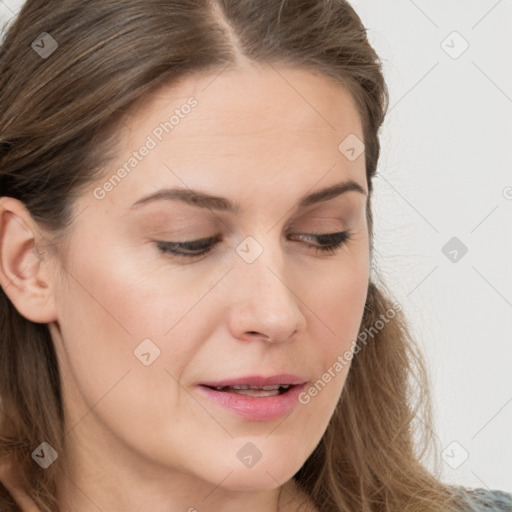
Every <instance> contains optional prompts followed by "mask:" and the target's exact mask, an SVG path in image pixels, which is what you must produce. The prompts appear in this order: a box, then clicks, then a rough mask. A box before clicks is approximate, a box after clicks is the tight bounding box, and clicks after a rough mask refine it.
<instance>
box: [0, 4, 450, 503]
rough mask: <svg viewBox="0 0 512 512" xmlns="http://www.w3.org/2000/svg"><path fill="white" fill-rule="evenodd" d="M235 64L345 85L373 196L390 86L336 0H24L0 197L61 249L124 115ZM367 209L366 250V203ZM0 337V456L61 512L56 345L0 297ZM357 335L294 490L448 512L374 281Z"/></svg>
mask: <svg viewBox="0 0 512 512" xmlns="http://www.w3.org/2000/svg"><path fill="white" fill-rule="evenodd" d="M43 33H47V34H49V36H50V37H51V38H52V39H53V40H54V41H55V42H56V44H57V47H56V48H54V51H53V53H51V55H46V56H44V55H43V56H42V55H41V54H40V52H37V51H36V49H35V48H34V47H33V43H34V41H39V40H40V39H41V38H42V37H45V38H46V39H45V41H46V42H47V43H51V44H54V43H52V41H51V40H50V39H49V38H48V36H41V34H43ZM43 46H44V47H45V48H46V49H47V50H48V51H49V50H50V48H52V47H51V45H50V44H48V45H45V44H42V43H41V44H39V47H43ZM54 46H55V44H54ZM241 58H245V59H249V60H252V61H255V62H264V63H270V64H287V65H293V66H297V67H302V68H306V69H309V70H311V71H312V72H316V73H321V74H323V75H325V76H329V77H331V78H333V79H334V80H337V81H338V82H339V83H340V85H343V86H344V87H346V88H347V89H348V90H349V91H350V93H351V94H352V96H353V98H354V99H355V102H356V105H357V108H358V111H359V114H360V117H361V120H362V123H363V132H364V143H365V159H366V175H367V184H368V189H369V192H370V194H369V197H368V203H370V197H371V192H372V179H373V177H374V175H375V172H376V167H377V162H378V158H379V153H380V145H379V138H378V132H379V129H380V127H381V125H382V123H383V121H384V117H385V114H386V110H387V108H388V91H387V88H386V84H385V81H384V78H383V74H382V69H381V63H380V61H379V58H378V56H377V55H376V53H375V51H374V49H373V48H372V47H371V45H370V44H369V42H368V40H367V35H366V29H365V28H364V26H363V24H362V22H361V20H360V18H359V17H358V15H357V14H356V12H355V11H354V9H353V8H352V7H351V6H350V5H349V3H347V2H346V1H345V0H28V1H27V2H26V3H25V4H24V6H23V8H22V10H21V12H20V14H19V15H18V17H17V19H16V20H15V21H14V22H13V23H12V25H11V26H10V27H9V30H8V31H7V32H6V35H5V40H4V42H3V46H2V47H1V49H0V90H1V91H2V92H1V98H0V196H10V197H14V198H16V199H19V200H21V201H22V202H23V203H24V204H25V206H26V207H27V209H28V211H29V212H30V214H31V215H32V217H33V218H34V220H35V221H37V222H38V223H39V224H40V225H41V226H42V227H43V228H44V229H45V230H48V232H49V233H52V234H53V235H52V236H51V237H50V238H51V241H50V240H46V242H50V243H49V244H47V248H51V250H53V251H56V252H55V253H59V252H60V251H62V250H63V248H64V245H63V244H64V242H65V240H66V237H65V234H66V232H67V231H66V230H67V229H69V228H70V227H71V226H72V223H73V219H72V214H71V212H72V206H73V200H74V199H75V198H77V197H78V196H79V194H80V193H81V191H82V190H84V188H85V187H87V186H88V185H89V184H90V183H91V182H93V181H95V180H97V179H98V177H99V176H100V175H101V174H100V173H101V172H102V170H104V169H105V167H106V165H107V164H108V162H109V158H110V156H112V154H113V151H112V150H111V148H113V147H115V144H114V142H115V133H116V131H115V128H116V125H117V123H119V122H121V121H120V119H121V117H122V115H123V114H126V113H127V112H129V109H130V107H133V106H134V105H135V102H136V101H137V100H139V99H142V100H143V99H144V98H147V97H148V93H149V92H150V91H153V90H156V88H158V87H159V86H162V85H164V84H168V83H175V82H176V81H177V80H178V79H179V78H180V77H182V76H186V75H189V74H193V73H195V72H204V71H212V72H213V71H217V72H218V71H220V70H222V69H224V68H225V67H227V66H236V65H237V63H238V61H239V59H241ZM367 212H368V226H369V235H370V241H371V242H370V247H371V251H372V254H373V243H372V240H373V225H372V212H371V208H370V204H368V208H367ZM391 311H393V315H392V316H391ZM383 317H385V321H384V320H383ZM379 322H380V324H379ZM0 329H1V331H0V396H1V398H2V402H1V411H0V412H1V417H0V461H7V460H9V461H12V464H13V466H14V467H16V468H17V470H18V472H19V475H20V481H21V482H22V485H23V488H24V489H25V491H26V492H27V494H28V495H29V496H30V497H31V498H32V499H33V500H34V501H35V503H36V504H37V505H38V506H39V508H40V509H41V510H43V511H44V512H53V511H58V510H59V504H58V503H57V502H56V499H55V495H56V482H58V481H59V477H60V475H62V474H64V473H66V467H67V463H68V462H67V460H66V444H65V438H66V432H65V425H64V417H63V410H62V402H61V385H63V384H64V385H65V383H62V382H61V381H60V378H59V368H58V366H57V359H56V355H55V352H54V347H53V344H52V339H51V337H50V334H49V330H48V327H47V325H46V324H37V323H33V322H30V321H28V320H27V319H26V318H24V317H23V316H21V315H20V314H19V312H18V311H17V310H16V309H15V308H14V306H13V305H12V303H11V302H10V301H9V299H8V297H7V295H6V293H5V291H4V290H3V289H2V290H1V292H0ZM363 333H366V334H365V337H364V342H363V343H359V344H358V346H357V351H356V352H357V353H356V354H355V355H354V358H353V361H352V367H351V369H350V372H349V375H348V378H347V381H346V383H345V387H344V389H343V392H342V396H341V399H340V401H339V404H338V406H337V408H336V411H335V413H334V415H333V417H332V418H331V421H330V423H329V425H328V428H327V431H326V432H325V434H324V436H323V438H322V440H321V441H320V443H319V444H318V446H317V447H316V449H315V450H314V452H313V453H312V454H311V456H310V457H309V458H308V460H307V461H306V462H305V463H304V465H303V467H302V468H301V469H300V470H299V471H298V472H297V474H296V475H295V476H294V478H295V480H296V482H297V484H298V485H299V487H300V488H301V489H302V490H303V491H304V492H305V493H307V495H308V496H309V497H310V498H311V499H312V501H313V502H314V503H315V504H316V505H317V507H318V508H319V510H321V511H322V512H335V511H336V512H341V511H344V512H345V511H346V512H349V511H356V510H357V511H361V512H370V511H372V512H376V511H393V512H396V511H402V510H403V511H418V512H419V511H427V510H428V511H441V510H443V511H447V510H452V508H450V507H451V504H452V503H453V504H455V503H456V493H455V492H454V491H453V490H452V488H451V487H449V486H448V485H445V484H443V483H442V482H441V481H440V480H439V478H437V477H436V476H434V475H433V474H432V473H430V472H429V471H428V470H427V469H425V466H424V464H425V462H424V461H423V457H424V454H425V453H428V450H429V448H431V447H432V445H433V443H432V441H433V439H432V433H431V424H432V419H431V413H430V402H429V394H428V380H427V375H426V372H425V368H424V366H423V363H422V359H421V357H420V354H419V353H418V350H417V348H416V345H415V342H414V340H413V339H412V337H411V336H410V333H409V331H408V328H407V323H406V320H405V318H404V315H403V313H402V311H401V308H398V309H397V308H396V307H395V306H394V302H393V300H392V297H391V293H390V292H389V291H388V290H387V289H386V286H385V284H384V283H383V282H382V280H380V279H379V281H378V282H377V281H376V278H375V279H372V281H371V282H370V285H369V289H368V297H367V302H366V306H365V311H364V316H363V320H362V323H361V327H360V334H361V335H362V334H363ZM359 341H363V337H360V338H359ZM411 376H412V378H411ZM418 419H420V421H418ZM421 432H423V435H422V436H420V438H419V439H418V435H417V434H418V433H421ZM43 441H45V442H48V443H49V444H50V445H51V446H52V447H53V448H54V449H55V450H56V451H57V453H58V454H59V458H58V459H57V461H56V462H55V463H54V464H52V465H51V466H50V467H49V468H48V469H42V468H41V467H39V465H37V464H35V463H34V461H33V460H32V457H31V454H32V452H33V451H34V450H35V448H36V447H38V446H39V445H40V444H41V442H43ZM4 501H5V504H2V503H0V506H4V507H7V506H8V505H9V503H8V499H7V498H5V499H4ZM11 504H12V502H11ZM453 510H455V509H453Z"/></svg>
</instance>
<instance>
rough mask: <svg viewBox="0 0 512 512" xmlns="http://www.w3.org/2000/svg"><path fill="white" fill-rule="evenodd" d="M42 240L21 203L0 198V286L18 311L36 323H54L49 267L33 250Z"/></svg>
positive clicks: (55, 316)
mask: <svg viewBox="0 0 512 512" xmlns="http://www.w3.org/2000/svg"><path fill="white" fill-rule="evenodd" d="M44 239H45V238H44V236H43V234H42V233H41V231H40V230H39V229H38V226H37V224H36V223H35V221H34V220H33V219H32V216H31V215H30V213H29V211H28V210H27V209H26V207H25V205H24V204H23V203H22V202H21V201H19V200H18V199H14V198H12V197H2V198H0V286H2V288H3V290H4V292H5V293H6V295H7V296H8V297H9V299H10V300H11V302H12V303H13V305H14V307H15V308H16V309H17V310H18V312H19V313H20V314H21V315H22V316H24V317H25V318H27V319H28V320H31V321H32V322H36V323H50V322H53V321H55V320H57V315H56V308H55V303H54V297H53V287H52V284H53V283H52V275H51V273H50V268H49V265H48V264H47V261H46V260H45V259H44V258H43V257H42V255H41V253H40V252H39V251H38V250H37V247H36V244H37V245H39V242H42V241H43V240H44Z"/></svg>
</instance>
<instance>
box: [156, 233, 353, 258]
mask: <svg viewBox="0 0 512 512" xmlns="http://www.w3.org/2000/svg"><path fill="white" fill-rule="evenodd" d="M303 236H307V237H313V238H316V239H317V240H318V241H320V240H322V239H323V240H333V241H332V242H330V243H324V244H322V245H320V246H316V245H314V244H308V243H306V246H308V247H311V248H313V249H315V251H316V253H317V254H328V255H331V254H335V253H336V252H337V251H338V249H340V248H341V247H342V246H343V245H345V244H346V243H347V242H348V241H349V240H350V238H351V237H352V232H351V231H349V230H347V231H341V232H339V233H325V234H316V233H315V234H308V235H303ZM218 242H219V237H218V236H217V237H211V238H202V239H201V240H193V241H190V242H160V241H157V242H156V246H157V247H158V249H159V250H160V251H161V252H162V253H165V254H170V255H171V256H173V257H177V258H181V259H189V260H190V259H194V258H200V257H201V256H206V255H207V254H208V253H209V252H211V251H212V249H213V247H214V246H215V245H216V244H217V243H218ZM205 244H206V245H207V248H206V249H203V250H202V251H200V252H196V253H194V254H187V253H184V252H181V251H180V250H179V248H182V249H183V248H185V249H188V250H192V251H193V250H200V249H201V247H204V246H205ZM198 245H199V247H198Z"/></svg>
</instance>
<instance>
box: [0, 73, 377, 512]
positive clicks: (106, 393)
mask: <svg viewBox="0 0 512 512" xmlns="http://www.w3.org/2000/svg"><path fill="white" fill-rule="evenodd" d="M278 71H279V72H278ZM217 75H218V72H216V73H212V74H204V75H193V76H189V77H187V78H186V79H184V80H183V81H181V82H180V83H179V84H178V85H176V84H175V85H174V86H172V87H171V86H166V87H163V88H161V89H160V90H159V91H157V92H156V93H154V95H153V97H152V98H151V101H149V102H148V103H145V104H144V106H143V108H139V109H137V110H136V111H133V113H132V115H130V116H129V117H127V119H126V120H125V125H123V126H121V128H120V130H121V131H120V132H119V133H120V135H121V138H120V140H121V142H120V145H119V147H118V148H117V156H116V160H115V161H114V162H112V164H111V165H109V168H108V169H107V170H106V171H105V174H104V176H103V177H102V179H101V180H98V182H97V183H94V184H91V186H90V188H89V190H87V191H86V192H84V193H83V194H82V196H81V197H80V198H79V199H78V200H77V201H76V202H75V204H74V211H75V214H76V219H75V221H74V224H73V227H72V231H71V232H70V235H69V238H68V239H67V242H68V244H69V245H68V247H69V252H68V254H67V258H66V259H65V260H64V259H63V258H62V257H61V256H60V255H58V254H57V255H56V256H54V257H43V256H41V255H40V254H37V250H36V248H35V247H34V241H36V242H37V241H38V240H39V239H40V237H42V236H44V235H45V234H46V233H44V232H43V230H42V229H41V228H40V226H38V225H37V224H36V223H35V222H34V221H33V219H32V218H31V217H30V215H29V213H28V212H27V211H26V209H25V208H24V206H23V204H22V203H20V202H19V201H17V200H15V199H12V198H6V197H4V198H2V200H1V202H0V215H1V222H2V224H1V241H2V245H1V251H2V252H1V258H0V263H1V269H0V270H1V272H0V279H1V281H0V283H1V285H2V286H3V287H4V289H6V293H7V294H8V295H9V298H10V299H11V301H12V302H13V304H14V305H15V307H16V308H17V309H18V311H19V312H20V313H21V314H22V315H23V316H25V317H26V318H28V319H30V320H32V321H37V322H44V323H48V325H49V328H50V333H51V336H52V339H53V341H54V344H55V347H56V350H57V356H58V361H59V367H60V371H61V375H62V382H63V393H64V397H63V400H64V404H65V414H66V422H67V430H68V436H67V440H68V442H69V446H70V454H71V459H72V461H73V465H72V471H71V473H70V474H69V475H68V476H67V477H66V479H63V481H62V482H60V485H59V503H62V504H63V507H64V508H63V509H64V510H67V511H68V510H69V511H72V512H73V511H77V512H78V511H79V512H93V511H95V512H96V511H97V510H98V508H99V509H101V510H124V511H127V512H135V511H137V512H139V511H141V510H152V511H154V512H169V511H193V510H197V511H199V512H201V511H206V510H215V511H222V512H234V511H239V510H258V511H261V512H275V511H276V510H278V494H279V490H280V487H281V488H282V493H281V498H280V501H279V507H280V510H281V511H288V512H290V511H295V510H299V505H300V503H301V500H303V499H304V497H303V496H302V497H301V495H300V493H299V492H298V490H297V488H296V486H295V485H294V482H293V480H292V476H293V475H294V474H295V473H296V472H297V470H298V469H299V468H300V467H301V466H302V465H303V464H304V462H305V460H306V459H307V458H308V456H309V455H310V454H311V453H312V451H313V450H314V448H315V447H316V445H317V444H318V442H319V441H320V439H321V437H322V435H323V434H324V432H325V429H326V428H327V425H328V422H329V420H330V418H331V416H332V413H333V411H334V408H335V406H336V403H337V401H338V399H339V397H340V394H341V392H342V389H343V385H344V383H345V380H346V376H347V372H348V371H349V368H350V365H349V364H348V365H346V366H345V367H344V368H343V370H342V371H340V372H339V373H337V374H336V377H335V378H333V379H332V380H331V381H330V382H329V383H328V384H327V385H326V386H325V388H324V389H322V391H321V392H319V393H318V395H317V396H316V397H314V398H312V399H311V401H310V402H309V403H308V404H307V405H302V404H298V405H297V406H296V407H295V409H294V410H293V411H292V413H291V414H290V415H289V416H287V417H283V418H279V419H278V420H273V421H252V420H248V419H244V418H242V417H240V416H238V415H237V414H235V413H233V412H232V411H231V410H227V409H224V408H222V407H220V406H218V405H217V404H216V403H213V402H212V401H211V400H209V399H208V398H207V397H205V396H203V395H202V394H201V393H199V390H198V388H197V384H198V383H199V382H204V381H207V380H210V381H211V380H220V379H224V378H228V377H238V376H243V375H252V374H260V375H274V374H277V373H292V374H296V375H299V376H302V377H304V378H305V379H306V380H308V381H309V382H310V383H314V382H315V381H317V379H319V378H321V376H322V374H323V373H324V372H326V371H327V369H328V368H330V367H332V366H333V364H334V362H335V361H336V359H337V357H338V356H340V355H341V354H343V353H344V352H345V351H347V350H349V349H351V348H352V347H353V341H354V340H355V338H356V336H357V333H358V329H359V326H360V322H361V319H362V314H363V308H364V304H365V300H366V294H367V287H368V279H369V240H368V227H367V221H366V196H365V195H363V194H360V193H357V192H355V191H350V192H346V193H344V194H342V195H340V196H338V197H336V198H333V199H331V200H329V201H326V202H322V203H319V204H317V205H313V206H311V207H307V208H305V209H302V210H297V205H298V202H299V200H300V198H301V197H302V196H304V195H305V194H308V193H310V192H313V191H316V190H320V189H321V188H324V187H327V186H330V185H333V184H335V183H339V182H341V181H344V180H346V179H352V180H353V181H355V182H357V183H359V184H360V185H361V187H362V188H364V190H365V191H366V192H367V190H368V188H367V183H366V175H365V165H364V156H361V157H360V158H358V159H357V160H355V161H349V160H348V159H347V158H345V156H344V155H343V154H342V153H341V152H340V151H339V149H338V145H339V144H340V143H341V142H342V141H343V140H344V139H345V138H346V137H347V136H348V135H350V134H355V135H357V136H358V137H359V138H360V139H361V140H363V133H362V126H361V121H360V118H359V116H358V113H357V110H356V107H355V104H354V102H353V100H352V98H351V96H350V95H349V93H348V92H346V91H345V89H343V88H342V87H341V86H340V85H338V84H334V83H332V82H331V81H330V80H329V79H327V78H326V77H323V76H319V75H315V74H312V73H311V72H308V71H305V70H300V69H294V68H289V67H284V66H278V67H271V66H261V65H260V66H258V67H256V66H245V67H242V68H238V69H230V70H224V71H223V72H222V73H221V74H220V75H218V76H217ZM215 77H216V78H215ZM283 77H284V78H285V79H286V80H285V79H283ZM214 78H215V79H214ZM212 80H213V81H212ZM190 96H194V98H196V99H197V101H198V105H197V106H196V107H195V108H194V109H193V110H192V112H191V113H190V114H189V115H187V116H186V117H185V118H184V119H181V121H180V124H179V125H178V126H177V127H176V128H175V130H174V131H173V132H172V133H171V134H170V135H166V136H164V138H163V140H162V141H161V142H159V144H158V146H157V147H156V148H155V149H153V150H152V151H151V152H150V153H149V155H148V156H146V157H145V158H144V159H143V160H142V161H141V162H140V163H139V164H138V165H137V167H136V168H135V169H134V170H133V171H132V172H131V173H130V174H129V175H127V176H126V177H125V178H124V179H123V180H122V182H121V183H120V184H118V185H117V186H116V187H115V188H114V189H113V190H112V191H110V192H109V193H108V194H107V195H106V196H105V197H104V198H103V199H101V200H100V199H97V198H96V197H95V196H94V194H93V191H94V189H95V187H98V186H102V184H104V183H105V180H106V179H108V177H110V176H112V174H113V173H114V172H115V171H116V170H117V169H118V168H119V167H120V166H122V165H123V163H124V162H126V160H127V159H128V158H129V157H130V155H131V154H132V152H133V151H134V150H136V149H137V148H139V147H140V146H141V145H142V144H143V143H144V141H145V140H146V137H147V136H148V135H149V134H151V133H152V130H153V129H154V128H155V127H156V126H158V125H159V123H161V122H162V121H165V120H167V119H168V118H169V116H170V114H171V113H172V111H173V110H174V109H175V108H179V107H180V106H181V105H183V104H184V103H185V102H186V100H187V99H188V98H189V97H190ZM175 186H178V187H184V188H188V187H190V188H193V189H198V190H201V191H203V192H206V193H209V194H215V195H217V196H222V197H225V198H228V199H230V200H232V201H237V202H238V203H239V204H240V207H241V210H240V213H239V214H238V215H232V214H230V213H227V212H213V211H211V210H208V209H201V208H198V207H194V206H192V205H187V204H184V203H182V202H177V201H169V200H159V201H154V202H150V203H147V204H146V205H144V206H141V207H140V208H133V209H130V207H131V206H132V205H133V204H134V203H135V202H136V201H137V200H139V199H140V198H142V197H143V196H145V195H147V194H149V193H152V192H154V191H156V190H158V189H160V188H163V187H169V188H170V187H175ZM291 226H293V230H292V232H293V233H294V234H296V236H294V237H293V238H289V237H287V234H286V233H287V231H286V230H287V228H290V227H291ZM347 229H349V230H350V231H351V232H352V237H351V238H350V239H349V240H348V241H347V242H346V243H345V245H342V246H341V247H340V248H339V249H337V251H336V252H335V253H334V254H322V253H318V254H317V253H316V252H315V250H314V248H312V247H308V243H310V244H313V245H317V246H318V245H319V242H318V240H315V239H307V238H306V239H304V238H301V235H304V234H310V233H322V234H323V233H335V232H339V231H344V230H347ZM216 234H221V235H222V240H221V241H220V242H219V243H218V244H217V245H216V246H214V247H213V249H212V251H211V252H210V253H209V254H207V255H206V256H203V257H200V258H198V259H196V260H195V261H194V260H190V261H188V260H184V259H177V258H175V257H173V256H172V255H170V254H165V253H162V252H161V251H160V250H159V249H158V247H157V245H156V243H155V240H162V241H167V242H169V241H175V242H178V241H179V242H184V241H193V240H198V239H201V238H206V237H210V236H215V235H216ZM247 236H252V237H253V238H254V239H255V240H256V241H257V242H258V244H259V245H260V246H261V248H262V249H263V252H262V254H260V255H259V257H258V258H257V259H256V260H255V261H254V262H252V263H250V264H249V263H247V262H246V261H244V260H243V259H242V258H241V257H240V256H239V254H238V253H237V252H236V248H237V246H238V245H239V244H240V243H241V242H242V241H243V240H244V239H245V238H246V237H247ZM9 283H10V285H9V286H7V285H8V284H9ZM266 336H268V337H269V338H270V339H271V342H270V343H269V342H268V341H267V337H266ZM146 338H150V339H151V340H152V342H153V343H154V344H155V345H156V346H158V348H159V349H160V356H159V357H158V358H156V359H155V360H154V362H153V363H152V364H150V365H149V366H145V365H143V364H142V363H141V362H140V361H139V360H138V359H137V358H136V357H135V356H134V353H133V351H134V349H136V347H137V346H138V345H139V344H140V343H141V342H142V340H144V339H146ZM247 442H252V443H253V444H254V445H256V446H257V447H258V449H259V450H260V452H261V453H262V458H261V459H260V460H259V461H258V462H257V463H256V464H255V465H254V466H253V467H251V468H247V467H245V466H244V465H243V464H242V463H241V462H240V460H239V459H238V458H237V452H238V450H239V449H240V448H241V447H243V446H244V445H245V444H246V443H247ZM283 454H285V456H283ZM27 510H28V509H27ZM300 510H306V508H302V509H300ZM307 510H315V509H314V508H313V507H312V506H311V505H310V506H309V508H308V509H307Z"/></svg>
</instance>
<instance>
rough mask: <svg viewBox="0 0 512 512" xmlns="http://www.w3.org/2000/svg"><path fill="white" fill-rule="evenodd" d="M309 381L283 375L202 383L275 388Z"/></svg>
mask: <svg viewBox="0 0 512 512" xmlns="http://www.w3.org/2000/svg"><path fill="white" fill-rule="evenodd" d="M305 382H307V379H304V378H302V377H299V376H297V375H291V374H289V373H281V374H279V375H270V376H268V377H264V376H262V375H247V376H245V377H235V378H232V379H225V380H219V381H216V382H213V381H211V382H201V383H200V385H202V386H209V387H224V386H241V385H244V384H246V385H248V386H258V387H260V386H275V385H277V384H291V385H295V384H304V383H305Z"/></svg>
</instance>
